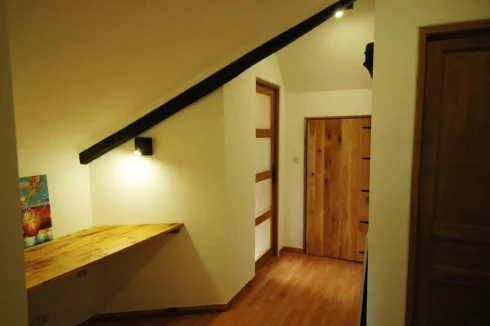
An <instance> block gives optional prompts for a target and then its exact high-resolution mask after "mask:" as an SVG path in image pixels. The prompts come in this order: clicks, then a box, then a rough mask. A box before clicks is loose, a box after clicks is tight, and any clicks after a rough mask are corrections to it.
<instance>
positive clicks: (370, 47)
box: [362, 42, 374, 78]
mask: <svg viewBox="0 0 490 326" xmlns="http://www.w3.org/2000/svg"><path fill="white" fill-rule="evenodd" d="M364 55H365V56H366V61H364V63H363V64H362V65H363V66H364V67H366V69H367V70H368V71H369V74H370V75H371V78H373V57H374V42H372V43H368V44H367V45H366V52H364Z"/></svg>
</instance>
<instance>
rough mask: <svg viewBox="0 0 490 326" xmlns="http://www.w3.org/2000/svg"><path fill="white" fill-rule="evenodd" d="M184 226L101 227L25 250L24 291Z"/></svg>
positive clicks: (175, 224) (174, 224) (179, 224)
mask: <svg viewBox="0 0 490 326" xmlns="http://www.w3.org/2000/svg"><path fill="white" fill-rule="evenodd" d="M183 226H184V224H182V223H172V224H143V225H102V226H94V227H91V228H89V229H86V230H82V231H80V232H76V233H73V234H70V235H66V236H63V237H61V238H58V239H54V240H53V241H50V242H46V243H43V244H41V245H39V246H35V247H32V248H29V249H26V250H24V263H25V272H26V289H27V290H30V289H33V288H34V287H37V286H39V285H41V284H43V283H47V282H49V281H52V280H55V279H57V278H60V277H62V276H64V275H66V274H68V273H71V272H74V271H76V270H80V269H83V268H85V267H87V266H89V265H91V264H94V263H96V262H98V261H100V260H101V259H104V258H105V257H107V256H110V255H112V254H115V253H117V252H120V251H122V250H124V249H126V248H129V247H131V246H134V245H137V244H138V243H142V242H145V241H147V240H149V239H151V238H153V237H156V236H158V235H163V234H167V233H170V232H174V231H178V230H180V229H181V228H182V227H183Z"/></svg>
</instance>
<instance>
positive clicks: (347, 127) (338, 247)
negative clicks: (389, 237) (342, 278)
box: [305, 118, 371, 261]
mask: <svg viewBox="0 0 490 326" xmlns="http://www.w3.org/2000/svg"><path fill="white" fill-rule="evenodd" d="M370 127H371V118H335V119H311V120H308V121H307V125H306V196H305V197H306V223H305V224H306V228H305V231H306V234H305V239H306V241H305V242H306V253H307V254H310V255H318V256H327V257H332V258H340V259H345V260H353V261H362V260H363V257H364V248H365V239H366V234H367V227H368V223H369V208H368V203H369V199H368V198H369V163H370V140H371V129H370Z"/></svg>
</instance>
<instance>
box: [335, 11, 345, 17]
mask: <svg viewBox="0 0 490 326" xmlns="http://www.w3.org/2000/svg"><path fill="white" fill-rule="evenodd" d="M343 15H344V12H343V11H342V10H339V11H337V12H336V13H335V17H337V18H340V17H342V16H343Z"/></svg>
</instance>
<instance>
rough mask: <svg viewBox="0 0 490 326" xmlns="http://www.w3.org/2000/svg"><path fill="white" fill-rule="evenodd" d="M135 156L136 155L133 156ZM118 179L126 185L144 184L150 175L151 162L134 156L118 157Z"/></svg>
mask: <svg viewBox="0 0 490 326" xmlns="http://www.w3.org/2000/svg"><path fill="white" fill-rule="evenodd" d="M135 155H136V154H135ZM119 162H120V164H119V171H118V172H119V173H118V175H119V177H120V178H121V180H123V181H125V182H126V183H128V184H134V185H139V184H145V183H147V182H148V181H149V180H150V178H151V175H152V173H151V172H152V170H153V165H152V162H151V160H149V159H147V158H144V157H138V156H134V155H120V157H119Z"/></svg>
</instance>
